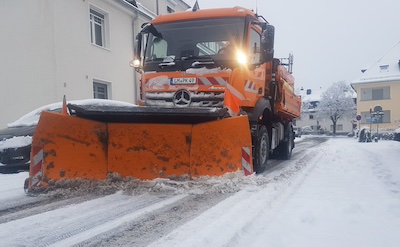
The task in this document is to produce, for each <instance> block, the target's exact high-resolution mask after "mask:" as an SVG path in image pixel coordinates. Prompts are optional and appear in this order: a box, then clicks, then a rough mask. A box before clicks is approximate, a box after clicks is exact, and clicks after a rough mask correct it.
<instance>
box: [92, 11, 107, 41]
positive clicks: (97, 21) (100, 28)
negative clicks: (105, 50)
mask: <svg viewBox="0 0 400 247" xmlns="http://www.w3.org/2000/svg"><path fill="white" fill-rule="evenodd" d="M106 18H107V16H106V14H104V13H100V11H97V10H94V9H90V41H91V42H92V44H95V45H98V46H102V47H107V45H108V44H107V42H106V24H107V23H106Z"/></svg>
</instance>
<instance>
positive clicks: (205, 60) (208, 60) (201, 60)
mask: <svg viewBox="0 0 400 247" xmlns="http://www.w3.org/2000/svg"><path fill="white" fill-rule="evenodd" d="M181 60H183V61H186V60H197V61H194V62H193V63H192V65H191V67H194V68H195V67H197V66H206V65H214V64H215V62H214V60H213V59H212V57H209V56H190V57H181Z"/></svg>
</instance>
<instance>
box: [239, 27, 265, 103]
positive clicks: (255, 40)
mask: <svg viewBox="0 0 400 247" xmlns="http://www.w3.org/2000/svg"><path fill="white" fill-rule="evenodd" d="M248 32H249V33H248V36H247V37H248V42H247V47H246V49H247V54H248V56H249V65H248V73H247V78H245V85H244V94H245V98H246V99H247V101H248V102H251V105H252V106H254V105H255V103H256V102H257V100H258V99H259V98H261V97H263V95H264V91H265V90H264V87H265V70H266V68H265V63H262V61H261V28H260V27H259V26H252V25H251V26H250V28H249V31H248Z"/></svg>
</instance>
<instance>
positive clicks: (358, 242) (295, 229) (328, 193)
mask: <svg viewBox="0 0 400 247" xmlns="http://www.w3.org/2000/svg"><path fill="white" fill-rule="evenodd" d="M322 146H323V147H322V148H320V149H319V150H318V151H317V152H318V154H317V156H316V157H315V158H314V159H313V160H312V161H311V162H310V164H308V166H307V168H306V169H305V170H303V172H302V174H300V175H298V176H297V177H296V178H295V179H292V180H291V181H289V182H288V183H286V184H285V183H282V181H278V182H277V183H276V184H273V183H269V184H267V185H266V186H261V187H259V188H248V189H245V190H242V191H241V192H239V193H237V194H235V195H234V196H232V197H230V198H229V199H227V200H224V201H223V202H221V203H219V204H218V205H217V206H215V207H214V208H212V209H211V210H208V211H207V212H206V213H204V214H202V215H200V216H199V217H197V218H196V219H194V220H193V221H191V222H189V223H187V224H185V225H183V226H182V227H180V228H178V229H176V230H175V231H173V232H171V233H170V234H168V235H166V236H164V237H163V238H161V239H159V240H157V241H155V242H154V243H153V244H152V245H151V246H161V245H162V246H399V243H400V235H399V234H398V232H399V230H400V165H399V162H398V160H399V159H400V143H399V142H393V141H381V142H379V143H369V144H366V143H358V142H356V141H355V140H354V139H348V138H332V139H331V140H330V141H329V142H327V143H324V144H323V145H322ZM282 187H283V188H282Z"/></svg>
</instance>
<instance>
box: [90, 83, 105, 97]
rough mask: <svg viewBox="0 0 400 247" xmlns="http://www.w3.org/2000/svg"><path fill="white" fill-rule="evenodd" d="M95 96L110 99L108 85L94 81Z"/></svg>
mask: <svg viewBox="0 0 400 247" xmlns="http://www.w3.org/2000/svg"><path fill="white" fill-rule="evenodd" d="M93 98H95V99H108V85H107V83H102V82H98V81H93Z"/></svg>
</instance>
